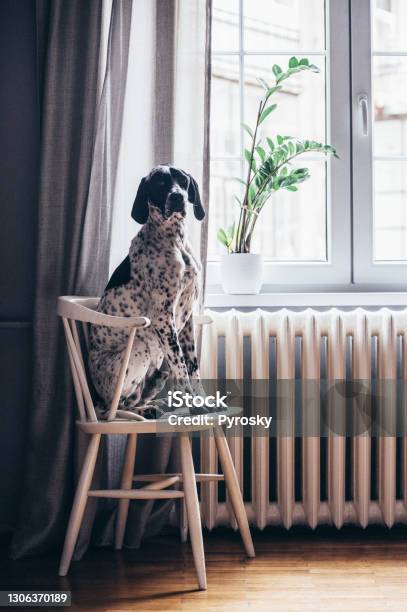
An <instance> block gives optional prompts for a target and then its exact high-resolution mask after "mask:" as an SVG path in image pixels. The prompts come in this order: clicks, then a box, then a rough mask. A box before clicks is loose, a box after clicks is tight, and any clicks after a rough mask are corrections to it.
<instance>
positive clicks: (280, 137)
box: [277, 134, 284, 145]
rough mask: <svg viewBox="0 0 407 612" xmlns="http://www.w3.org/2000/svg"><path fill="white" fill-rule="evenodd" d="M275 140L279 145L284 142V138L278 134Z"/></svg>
mask: <svg viewBox="0 0 407 612" xmlns="http://www.w3.org/2000/svg"><path fill="white" fill-rule="evenodd" d="M277 142H278V144H279V145H281V144H282V143H283V142H284V138H283V137H282V136H280V135H279V134H278V136H277Z"/></svg>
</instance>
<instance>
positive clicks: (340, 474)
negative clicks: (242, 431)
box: [200, 308, 407, 529]
mask: <svg viewBox="0 0 407 612" xmlns="http://www.w3.org/2000/svg"><path fill="white" fill-rule="evenodd" d="M207 314H209V315H210V316H211V318H212V319H213V323H212V324H210V325H205V326H204V329H203V337H202V354H201V376H202V378H203V379H216V378H217V377H218V376H219V369H220V367H223V369H224V376H225V377H226V378H228V379H229V378H230V379H239V380H242V379H244V377H245V376H247V373H245V371H244V370H245V368H246V369H247V360H248V355H249V356H250V359H249V369H250V377H251V379H257V380H264V379H268V380H270V378H271V377H272V376H275V377H276V378H277V380H287V381H290V380H294V379H295V377H297V378H301V379H302V381H319V380H320V377H321V371H322V369H323V370H324V376H325V377H326V378H327V379H329V380H336V381H341V380H346V379H347V378H349V377H352V379H355V380H370V379H372V378H373V377H374V378H375V379H376V380H377V381H387V382H388V381H390V382H391V381H393V382H394V385H393V386H391V389H396V390H397V389H398V391H397V392H393V391H392V392H390V393H388V394H387V395H386V398H385V410H386V416H387V417H388V418H390V420H391V419H394V420H395V419H396V404H397V405H398V408H397V413H398V414H399V413H400V402H401V413H402V414H404V413H405V412H406V411H405V402H406V399H405V397H404V385H403V384H401V386H400V385H396V382H397V380H399V382H400V381H401V383H403V381H405V380H406V379H407V359H406V357H407V342H406V330H407V310H400V311H397V310H390V309H387V308H382V309H380V310H377V311H372V312H370V311H366V310H363V309H356V310H352V311H342V310H337V309H330V310H328V311H324V312H319V311H315V310H312V309H307V310H304V311H301V312H295V311H290V310H286V309H282V310H279V311H277V312H266V311H262V310H256V311H254V312H250V313H243V312H239V311H235V310H229V311H228V312H214V311H207ZM273 343H274V344H273ZM271 346H274V349H273V350H274V353H273V357H271V356H270V355H271V349H270V347H271ZM270 359H273V360H274V362H275V370H274V372H275V373H274V374H272V375H271V374H270V365H271V364H270ZM220 360H222V361H223V364H222V366H220V363H219V362H220ZM400 389H401V391H400ZM295 401H296V400H295V398H294V397H292V398H291V399H290V398H288V400H287V398H285V399H284V402H285V404H284V405H282V406H280V407H279V409H280V410H283V411H286V412H288V413H290V414H291V417H290V418H292V419H294V420H295V418H297V416H296V415H298V410H297V412H295V410H294V402H295ZM297 401H298V399H297ZM301 401H302V402H304V401H306V398H305V397H302V398H300V406H301ZM335 401H338V400H335ZM339 401H341V400H339ZM343 401H346V400H345V399H343ZM307 418H315V415H311V416H310V415H307ZM316 418H318V415H317V416H316ZM397 418H399V417H397ZM403 431H404V430H403ZM286 433H287V432H285V434H286ZM229 445H230V449H231V453H232V456H233V459H234V462H235V466H236V471H237V474H238V478H239V482H240V486H241V488H242V491H244V498H245V505H246V510H247V513H248V517H249V520H250V522H251V524H252V525H253V526H256V527H258V528H259V529H263V528H264V527H266V526H268V525H281V526H284V527H285V528H287V529H289V528H290V527H291V526H292V525H296V524H297V525H298V524H299V525H308V526H309V527H311V528H315V527H316V526H317V525H320V524H333V525H335V526H336V527H337V528H340V527H342V526H343V525H345V524H354V525H360V526H361V527H366V526H367V525H368V524H373V523H382V524H385V525H387V526H388V527H391V526H392V525H393V524H395V523H406V522H407V479H406V475H407V438H406V436H405V435H404V434H403V435H399V432H398V431H397V432H395V433H394V435H386V436H377V437H376V436H375V437H373V436H372V435H371V433H369V432H356V433H354V434H353V435H352V436H348V435H347V434H346V433H345V435H337V434H336V433H332V432H329V433H328V434H327V435H326V436H324V437H320V436H319V435H307V436H301V438H299V437H296V436H295V435H277V436H276V437H275V438H274V440H272V439H270V438H269V437H268V436H262V437H254V436H253V437H252V438H251V439H250V438H249V439H247V438H242V437H230V439H229ZM200 463H201V471H203V472H208V473H214V472H215V471H216V470H217V468H218V459H217V455H216V449H215V443H214V440H213V438H202V439H201V440H200ZM221 487H222V484H219V483H218V482H210V483H202V484H201V492H200V498H201V511H202V519H203V523H204V525H205V526H206V527H207V528H209V529H212V528H214V527H216V526H220V525H231V526H232V527H234V528H236V524H235V523H234V519H233V518H232V514H231V512H230V507H229V503H228V499H227V497H226V499H224V491H223V489H222V488H221Z"/></svg>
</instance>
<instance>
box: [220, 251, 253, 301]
mask: <svg viewBox="0 0 407 612" xmlns="http://www.w3.org/2000/svg"><path fill="white" fill-rule="evenodd" d="M221 278H222V286H223V291H224V292H225V293H230V294H239V293H245V294H255V293H259V292H260V289H261V286H262V283H263V256H262V255H257V254H256V253H227V254H226V255H222V259H221Z"/></svg>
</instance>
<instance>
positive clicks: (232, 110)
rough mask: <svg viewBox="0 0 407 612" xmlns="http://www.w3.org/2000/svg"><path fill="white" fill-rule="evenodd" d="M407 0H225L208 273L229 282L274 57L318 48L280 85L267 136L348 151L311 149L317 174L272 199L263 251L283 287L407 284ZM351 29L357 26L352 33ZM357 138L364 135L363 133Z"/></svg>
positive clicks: (217, 45) (221, 0) (218, 19)
mask: <svg viewBox="0 0 407 612" xmlns="http://www.w3.org/2000/svg"><path fill="white" fill-rule="evenodd" d="M403 24H407V2H405V1H403V0H388V1H384V0H351V2H348V0H325V1H324V0H307V2H304V1H303V0H213V25H212V32H213V34H212V100H211V213H210V220H209V246H208V259H209V261H208V278H209V283H217V282H219V273H218V268H219V264H218V262H219V258H220V255H221V253H222V252H223V249H224V247H223V246H222V245H220V244H219V243H218V242H217V240H216V232H217V229H218V228H219V227H224V226H228V225H230V224H231V223H232V221H233V220H234V219H235V218H236V212H237V210H238V205H237V204H236V202H235V200H234V195H237V196H239V195H241V193H240V190H241V188H240V187H239V183H238V182H236V181H235V180H234V177H239V178H245V174H246V168H245V166H246V162H245V161H244V160H243V159H242V157H241V152H242V151H243V149H244V147H245V145H246V138H247V137H246V134H245V132H244V130H243V129H242V128H241V125H240V124H241V122H242V121H244V122H245V123H248V124H249V125H251V124H253V122H254V116H255V113H256V107H257V103H258V100H259V98H260V96H261V95H262V90H261V87H260V85H259V84H258V82H257V80H256V79H257V78H258V77H262V78H264V79H265V80H266V81H273V75H272V66H273V64H279V65H281V66H286V65H287V63H288V60H289V58H290V57H291V56H292V55H295V56H297V57H308V58H309V59H310V60H311V61H312V62H313V63H314V64H316V65H318V66H319V68H320V73H319V74H318V75H315V74H312V73H302V74H301V75H299V76H298V77H296V78H292V79H290V80H289V81H287V82H286V85H285V87H284V88H283V90H282V91H281V92H279V94H278V98H276V100H275V101H276V102H278V109H277V111H276V112H275V113H273V115H272V117H271V118H270V120H269V121H268V122H267V123H266V130H265V131H264V132H263V134H262V135H261V136H263V137H264V136H265V135H271V136H273V135H275V134H277V133H281V134H292V135H295V136H298V137H300V138H301V137H304V138H310V139H313V140H320V141H324V142H327V143H329V144H332V145H333V146H335V148H336V149H337V151H338V153H339V156H340V159H339V160H330V159H328V160H326V159H325V158H323V157H321V156H315V157H311V156H310V155H308V156H306V157H303V158H302V159H301V166H304V165H306V166H307V167H308V168H309V169H310V173H311V179H310V180H309V181H308V182H307V183H304V184H303V185H301V186H300V189H299V191H298V192H296V193H290V192H287V191H284V190H283V191H280V192H278V193H276V195H275V196H274V197H273V198H272V199H271V200H270V201H269V202H268V203H267V205H266V206H265V208H264V210H263V211H262V216H261V222H260V223H259V224H258V226H257V228H256V229H257V234H256V235H255V238H254V244H253V247H254V248H253V250H256V251H258V252H262V253H263V254H264V256H265V259H266V279H265V282H266V283H272V284H274V285H280V286H281V285H295V286H297V285H308V286H312V285H318V284H320V285H327V284H330V285H332V286H334V285H335V286H336V287H346V286H348V287H349V286H351V285H352V283H357V284H366V285H367V284H369V285H373V284H375V285H378V284H383V285H384V284H388V283H393V284H402V283H406V284H407V192H406V190H407V172H406V170H407V151H406V146H407V124H406V123H405V121H406V112H407V52H406V48H407V43H404V40H406V37H405V31H404V30H405V27H404V26H403ZM349 32H350V34H349ZM352 135H353V137H352Z"/></svg>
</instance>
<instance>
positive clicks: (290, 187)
mask: <svg viewBox="0 0 407 612" xmlns="http://www.w3.org/2000/svg"><path fill="white" fill-rule="evenodd" d="M286 189H287V191H298V187H296V186H295V185H288V186H287V187H286Z"/></svg>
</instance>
